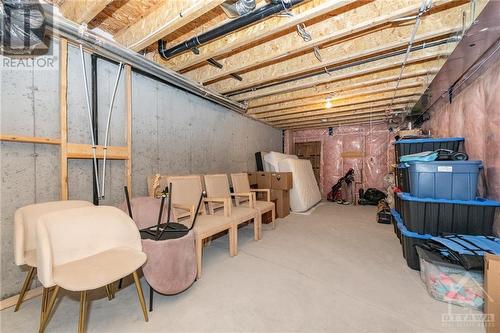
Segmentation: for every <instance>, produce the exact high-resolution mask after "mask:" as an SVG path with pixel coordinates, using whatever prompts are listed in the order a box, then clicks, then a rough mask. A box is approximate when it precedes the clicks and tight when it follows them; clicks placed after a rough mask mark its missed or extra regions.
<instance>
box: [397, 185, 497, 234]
mask: <svg viewBox="0 0 500 333" xmlns="http://www.w3.org/2000/svg"><path fill="white" fill-rule="evenodd" d="M395 198H397V199H396V200H395V202H396V204H397V205H396V206H397V210H398V213H399V214H400V215H401V217H402V219H403V221H404V224H405V226H406V227H407V228H408V229H409V230H410V231H413V232H416V233H420V234H431V235H433V236H438V235H440V234H443V233H456V234H466V235H482V236H490V235H492V234H493V223H494V220H495V210H496V209H497V207H500V202H497V201H492V200H485V199H476V200H466V201H463V200H445V199H428V198H426V199H422V198H417V197H414V196H411V195H410V194H408V193H397V194H396V195H395Z"/></svg>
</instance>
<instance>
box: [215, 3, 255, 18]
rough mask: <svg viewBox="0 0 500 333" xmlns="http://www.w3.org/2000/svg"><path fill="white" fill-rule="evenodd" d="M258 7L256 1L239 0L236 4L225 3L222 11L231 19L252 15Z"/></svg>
mask: <svg viewBox="0 0 500 333" xmlns="http://www.w3.org/2000/svg"><path fill="white" fill-rule="evenodd" d="M256 6H257V4H256V3H255V0H239V1H236V2H234V3H227V2H224V3H223V4H221V7H222V9H223V10H224V12H226V14H227V15H228V16H229V17H230V18H235V17H238V16H241V15H245V14H247V13H250V12H251V11H252V10H254V9H255V7H256Z"/></svg>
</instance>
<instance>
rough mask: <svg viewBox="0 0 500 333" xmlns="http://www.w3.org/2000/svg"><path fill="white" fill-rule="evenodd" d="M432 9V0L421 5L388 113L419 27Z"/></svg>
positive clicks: (424, 0) (426, 0) (423, 0)
mask: <svg viewBox="0 0 500 333" xmlns="http://www.w3.org/2000/svg"><path fill="white" fill-rule="evenodd" d="M431 7H432V0H422V4H421V5H420V8H419V10H418V14H417V15H416V18H415V25H414V26H413V31H412V33H411V36H410V41H409V42H408V47H407V48H406V53H405V55H404V60H403V63H402V64H401V70H400V71H399V76H398V80H397V82H396V88H395V89H394V94H393V96H392V99H391V103H390V104H389V108H388V109H387V112H388V113H389V112H390V111H391V108H392V105H393V104H394V99H395V98H396V94H397V91H398V88H399V83H400V82H401V77H402V76H403V72H404V70H405V67H406V62H407V61H408V56H409V55H410V51H411V48H412V46H413V41H414V40H415V36H416V35H417V30H418V27H419V26H420V18H421V16H422V15H424V13H425V12H427V11H428V10H429V9H430V8H431Z"/></svg>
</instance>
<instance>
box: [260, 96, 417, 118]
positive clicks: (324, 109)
mask: <svg viewBox="0 0 500 333" xmlns="http://www.w3.org/2000/svg"><path fill="white" fill-rule="evenodd" d="M422 90H423V89H422V88H420V89H413V90H411V92H410V93H408V94H405V93H404V91H402V92H400V93H398V94H396V95H395V96H394V93H393V92H388V93H385V94H381V95H383V97H382V98H374V99H372V100H371V101H367V100H366V99H365V100H363V101H362V102H361V103H359V102H358V103H356V102H351V101H348V102H346V103H345V104H342V105H339V106H333V107H328V106H327V105H326V104H327V103H322V104H321V105H319V106H318V108H317V109H315V110H311V111H303V112H296V113H286V114H280V115H273V116H271V117H266V115H265V114H264V115H261V116H260V117H258V119H261V120H264V121H267V122H273V121H280V120H288V119H300V118H304V117H310V116H327V115H329V114H333V113H338V112H343V111H355V110H362V109H369V108H370V107H377V106H386V105H389V104H390V103H391V101H392V99H393V96H394V103H397V102H404V101H405V100H415V99H418V96H420V94H421V93H422ZM370 97H371V96H370ZM256 118H257V117H256Z"/></svg>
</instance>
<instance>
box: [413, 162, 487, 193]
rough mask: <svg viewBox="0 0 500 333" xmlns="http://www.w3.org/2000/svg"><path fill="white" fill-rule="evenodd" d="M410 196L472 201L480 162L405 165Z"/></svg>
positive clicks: (415, 163)
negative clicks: (407, 172)
mask: <svg viewBox="0 0 500 333" xmlns="http://www.w3.org/2000/svg"><path fill="white" fill-rule="evenodd" d="M408 164H409V165H410V166H409V170H408V171H409V180H410V193H411V195H413V196H416V197H419V198H432V199H449V200H473V199H474V198H475V197H476V191H477V179H478V177H479V170H480V168H481V165H482V163H481V161H435V162H409V163H408Z"/></svg>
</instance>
